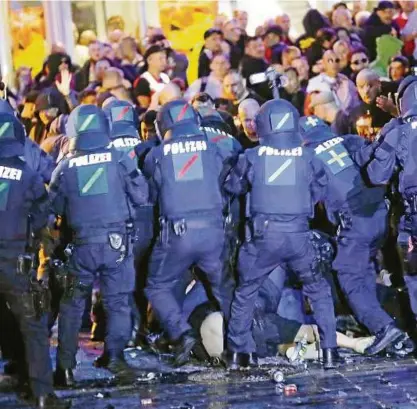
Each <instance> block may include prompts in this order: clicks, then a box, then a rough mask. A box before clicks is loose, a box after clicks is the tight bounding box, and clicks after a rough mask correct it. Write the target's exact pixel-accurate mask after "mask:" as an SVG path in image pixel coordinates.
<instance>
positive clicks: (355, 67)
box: [350, 52, 369, 72]
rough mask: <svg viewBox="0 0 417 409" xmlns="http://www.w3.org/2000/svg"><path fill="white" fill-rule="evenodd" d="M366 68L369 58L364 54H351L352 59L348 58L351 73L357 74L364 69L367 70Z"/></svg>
mask: <svg viewBox="0 0 417 409" xmlns="http://www.w3.org/2000/svg"><path fill="white" fill-rule="evenodd" d="M368 66H369V58H368V56H367V55H366V54H365V53H363V52H359V53H355V54H352V57H351V58H350V68H351V70H352V71H353V72H359V71H361V70H363V69H364V68H368Z"/></svg>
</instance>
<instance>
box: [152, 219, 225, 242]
mask: <svg viewBox="0 0 417 409" xmlns="http://www.w3.org/2000/svg"><path fill="white" fill-rule="evenodd" d="M158 221H159V241H160V243H161V244H167V243H168V241H169V237H170V235H171V234H172V233H173V234H175V236H177V237H182V236H184V235H185V234H186V233H187V230H188V229H189V228H190V229H206V228H210V227H215V226H216V225H220V224H221V222H222V218H221V217H214V216H208V217H207V215H206V216H204V215H202V216H200V217H198V218H197V217H189V218H188V217H187V218H180V219H172V220H171V219H168V218H167V217H165V216H161V217H160V218H159V219H158Z"/></svg>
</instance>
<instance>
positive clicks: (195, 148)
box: [164, 141, 207, 156]
mask: <svg viewBox="0 0 417 409" xmlns="http://www.w3.org/2000/svg"><path fill="white" fill-rule="evenodd" d="M206 150H207V143H206V142H205V141H187V142H173V143H171V144H167V145H165V146H164V156H167V155H168V154H169V153H171V154H172V155H178V154H181V153H190V152H200V151H206Z"/></svg>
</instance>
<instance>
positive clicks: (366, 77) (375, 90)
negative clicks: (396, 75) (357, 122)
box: [356, 68, 381, 104]
mask: <svg viewBox="0 0 417 409" xmlns="http://www.w3.org/2000/svg"><path fill="white" fill-rule="evenodd" d="M356 86H357V88H358V92H359V95H360V97H361V99H362V101H363V102H365V103H366V104H371V103H373V102H374V101H375V99H376V97H377V96H378V95H379V94H380V92H381V81H380V79H379V75H378V74H377V73H376V72H375V71H372V70H371V69H369V68H364V69H363V70H362V71H360V72H359V74H358V76H357V77H356Z"/></svg>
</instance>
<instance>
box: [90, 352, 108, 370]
mask: <svg viewBox="0 0 417 409" xmlns="http://www.w3.org/2000/svg"><path fill="white" fill-rule="evenodd" d="M93 365H94V366H95V367H96V368H107V366H108V365H109V354H108V353H107V352H106V351H104V352H103V353H102V354H101V355H100V356H99V357H98V358H96V359H95V360H94V363H93Z"/></svg>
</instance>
